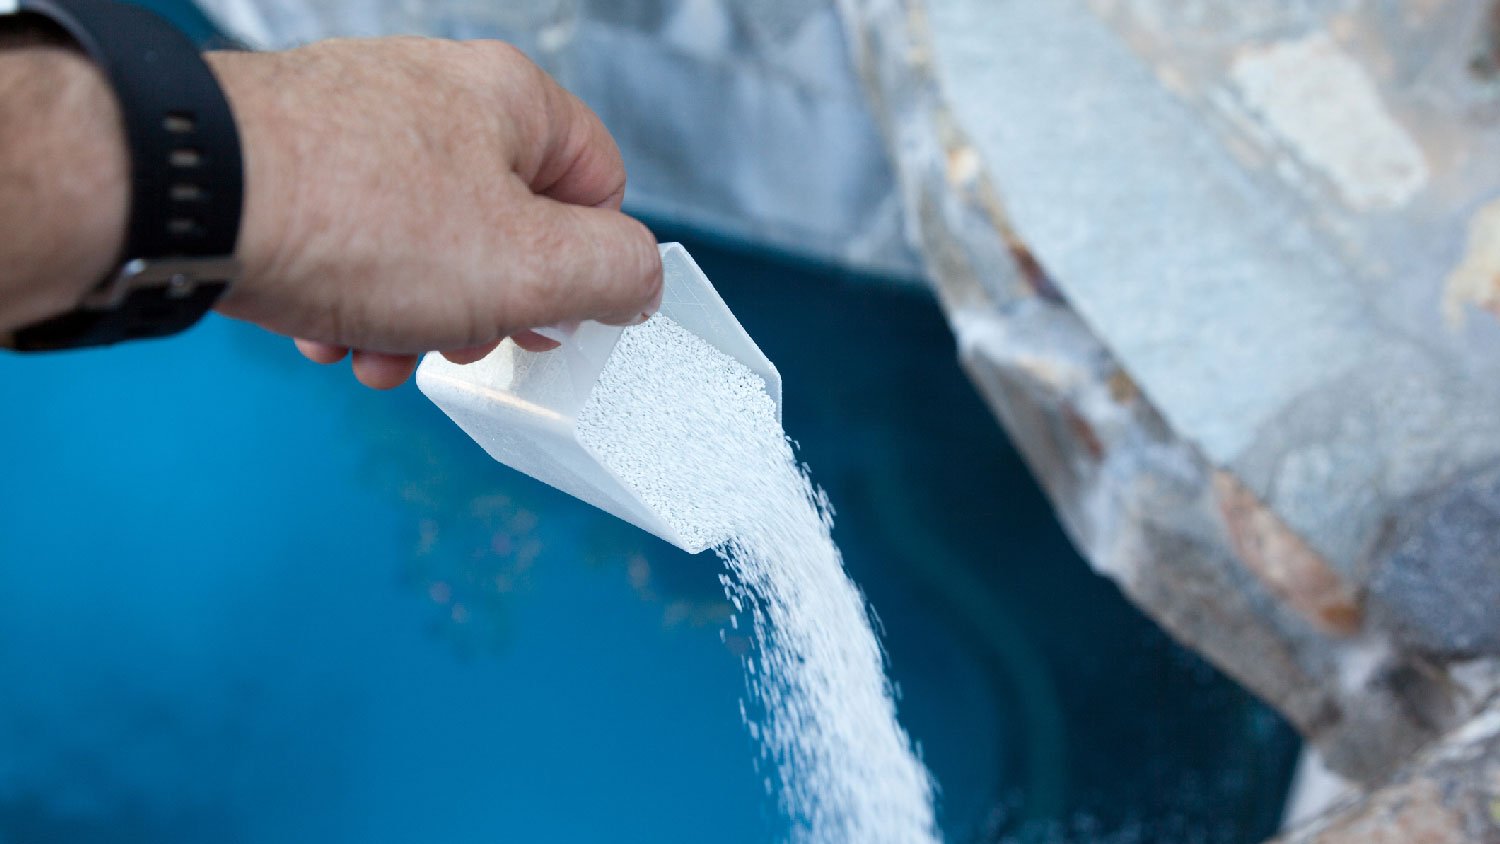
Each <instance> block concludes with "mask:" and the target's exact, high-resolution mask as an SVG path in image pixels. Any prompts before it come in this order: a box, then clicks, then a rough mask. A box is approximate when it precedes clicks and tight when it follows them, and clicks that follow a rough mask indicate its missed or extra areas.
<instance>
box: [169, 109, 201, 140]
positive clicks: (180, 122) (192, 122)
mask: <svg viewBox="0 0 1500 844" xmlns="http://www.w3.org/2000/svg"><path fill="white" fill-rule="evenodd" d="M161 125H162V128H163V129H166V130H167V131H168V132H171V133H172V134H174V135H187V134H191V133H192V132H195V131H197V130H198V118H197V117H195V116H194V115H193V113H192V112H190V111H169V112H167V116H166V117H164V118H162V121H161Z"/></svg>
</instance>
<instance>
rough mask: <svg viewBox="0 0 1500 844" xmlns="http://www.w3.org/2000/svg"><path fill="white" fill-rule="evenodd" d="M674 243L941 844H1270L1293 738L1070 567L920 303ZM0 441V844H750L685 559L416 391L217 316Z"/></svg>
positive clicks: (756, 791)
mask: <svg viewBox="0 0 1500 844" xmlns="http://www.w3.org/2000/svg"><path fill="white" fill-rule="evenodd" d="M668 234H670V233H668ZM689 247H690V248H691V249H692V250H693V252H694V254H695V256H696V257H697V258H698V260H699V261H700V263H701V264H702V265H703V267H704V269H705V270H706V271H707V272H708V274H709V276H710V277H711V278H713V279H714V280H715V281H716V283H717V284H718V285H719V286H720V288H721V291H722V293H723V295H724V297H725V299H726V300H727V301H728V302H729V303H730V305H731V307H733V308H734V310H735V311H736V313H737V314H738V315H739V316H740V319H741V321H742V322H743V323H744V324H745V326H746V327H747V329H748V330H749V331H750V333H751V334H752V335H753V336H754V337H755V338H756V339H757V341H758V342H759V343H760V344H761V346H762V347H763V348H764V349H765V351H766V352H767V354H768V355H769V356H770V357H771V358H772V359H773V360H774V361H776V363H777V365H778V367H779V368H780V369H781V371H782V373H783V375H784V377H785V381H786V385H785V389H786V401H785V420H786V426H787V430H788V431H789V432H790V433H791V435H792V436H793V437H794V438H795V439H797V440H799V441H800V443H801V447H802V452H801V453H802V456H803V458H804V459H805V460H807V461H808V462H809V463H810V465H811V466H812V469H813V477H814V479H815V480H816V481H817V482H818V483H820V484H822V485H823V486H824V487H826V488H827V490H828V493H829V495H830V496H831V498H832V500H833V502H834V506H835V507H836V508H837V510H838V522H837V529H836V537H837V538H838V540H839V541H840V543H841V545H842V548H843V551H844V555H845V558H846V560H847V562H848V566H849V569H850V572H851V575H852V576H853V577H854V579H855V580H856V581H857V582H858V583H859V584H861V586H862V588H863V589H864V590H865V591H866V594H867V595H868V596H869V598H870V599H871V601H872V602H873V604H874V606H875V608H876V610H877V612H878V614H879V616H880V618H881V620H882V622H883V625H884V628H885V636H886V638H885V641H886V646H887V648H888V651H889V655H890V661H891V676H892V677H893V679H894V680H895V681H896V682H897V683H898V684H899V686H900V688H901V691H902V695H903V697H902V701H901V716H902V720H903V723H904V724H905V726H906V727H907V729H908V730H909V731H910V732H911V734H912V736H913V737H914V739H915V740H916V741H918V742H919V743H920V746H921V749H922V752H923V754H924V756H925V759H926V761H927V762H928V764H929V765H930V767H931V768H932V771H933V773H934V775H935V776H936V778H937V780H938V782H939V784H940V786H941V789H942V793H941V795H940V811H941V817H942V823H943V827H944V829H945V831H946V833H947V835H948V836H949V839H950V840H952V841H982V840H1001V839H1013V840H1022V841H1042V840H1078V841H1091V840H1105V841H1211V842H1240V841H1252V840H1257V839H1258V838H1259V837H1262V836H1264V835H1266V834H1268V833H1270V832H1271V831H1272V830H1273V829H1274V827H1275V823H1276V818H1277V814H1278V811H1279V806H1280V802H1281V799H1282V796H1283V794H1284V792H1285V788H1286V784H1287V779H1288V776H1289V771H1290V766H1291V764H1292V760H1293V758H1294V755H1295V752H1296V742H1295V739H1294V738H1293V736H1292V734H1291V733H1290V731H1289V730H1288V729H1287V728H1286V727H1285V726H1284V725H1283V724H1282V723H1281V721H1280V720H1279V719H1277V718H1276V717H1275V716H1274V715H1273V714H1272V713H1271V712H1269V711H1268V710H1267V709H1265V708H1264V707H1263V706H1261V705H1260V704H1258V703H1257V702H1256V701H1254V700H1253V699H1252V698H1250V697H1249V696H1248V695H1247V694H1245V693H1244V692H1242V691H1240V690H1239V689H1237V688H1236V687H1234V686H1233V685H1232V684H1230V683H1229V682H1228V681H1226V680H1224V679H1223V678H1222V677H1220V676H1219V675H1218V674H1217V673H1216V672H1214V671H1213V670H1212V669H1211V668H1209V667H1207V666H1206V665H1205V664H1204V663H1203V662H1201V661H1200V660H1198V659H1197V658H1196V657H1194V656H1192V655H1191V654H1189V653H1187V652H1185V651H1183V650H1182V649H1180V648H1178V647H1176V646H1175V645H1174V644H1173V643H1172V642H1171V641H1170V640H1169V639H1168V638H1167V637H1166V636H1165V635H1164V634H1162V633H1161V632H1160V631H1158V630H1157V629H1156V628H1155V627H1154V626H1152V625H1151V624H1150V623H1149V622H1148V621H1146V620H1145V619H1144V618H1143V617H1141V616H1140V615H1139V613H1138V612H1136V611H1135V610H1134V609H1133V608H1132V607H1131V606H1130V605H1129V604H1128V603H1126V602H1125V601H1124V600H1123V599H1122V598H1121V597H1120V595H1119V594H1118V592H1117V591H1116V590H1115V588H1114V587H1113V586H1112V585H1110V584H1109V583H1108V582H1107V581H1105V580H1103V579H1101V578H1099V577H1097V576H1096V575H1094V574H1093V573H1092V572H1090V571H1089V570H1088V568H1087V566H1086V565H1085V564H1084V563H1083V562H1082V561H1081V560H1080V559H1078V557H1077V556H1076V555H1075V554H1074V553H1073V551H1072V550H1071V549H1070V548H1069V546H1068V545H1067V543H1066V542H1065V540H1064V538H1063V537H1062V535H1061V533H1060V531H1059V529H1058V527H1057V526H1056V524H1055V522H1054V521H1053V518H1052V516H1051V514H1050V512H1049V510H1048V508H1047V506H1046V504H1045V502H1044V501H1043V500H1042V498H1041V497H1040V495H1039V493H1038V492H1037V490H1036V488H1035V486H1034V484H1033V483H1032V481H1031V480H1030V479H1029V477H1028V476H1027V474H1026V472H1025V470H1024V467H1023V465H1022V464H1021V462H1020V461H1019V459H1018V458H1017V456H1016V455H1015V453H1014V452H1013V451H1012V450H1011V449H1010V448H1009V446H1008V445H1007V444H1006V441H1005V438H1004V437H1003V435H1002V433H1001V431H1000V429H999V428H998V426H997V425H996V424H995V423H994V421H993V420H992V419H991V417H990V416H989V414H988V413H987V411H986V410H985V408H984V406H983V404H982V402H981V401H980V399H979V398H978V397H977V396H976V395H975V393H974V391H973V389H972V388H971V387H970V385H969V384H968V382H967V381H966V380H965V379H964V377H963V375H962V373H961V372H960V371H959V370H958V368H957V366H956V364H955V361H954V355H953V351H952V341H951V338H950V336H949V334H948V333H947V329H946V327H945V325H944V324H943V322H942V320H941V318H940V315H939V314H938V312H937V310H936V308H935V306H934V305H933V304H932V302H931V301H930V300H929V299H928V298H926V297H925V296H923V295H921V294H919V293H916V292H913V291H909V290H900V289H894V288H883V287H871V286H869V285H868V284H858V285H856V284H854V283H851V282H850V280H849V279H843V278H840V277H839V276H838V275H837V274H835V273H830V272H826V271H817V270H816V269H815V268H807V267H800V266H793V265H789V264H784V263H778V262H777V261H775V260H772V259H769V258H766V257H764V256H759V257H757V256H749V255H744V254H740V253H736V252H734V251H733V250H728V249H723V248H714V247H712V246H710V245H706V244H702V243H689ZM0 408H3V409H4V413H3V414H0V457H3V465H4V467H5V474H4V485H3V487H0V676H3V677H4V678H5V680H4V686H3V691H0V842H12V841H24V842H31V841H49V842H125V841H132V842H133V841H152V842H179V841H180V842H192V841H215V842H298V841H309V842H311V841H320V842H327V841H338V842H342V841H349V842H387V841H389V842H406V841H437V840H441V841H448V842H470V841H472V842H496V841H526V842H530V841H538V842H541V841H546V842H593V841H641V842H702V841H710V840H711V841H715V842H726V844H727V843H728V842H759V841H769V840H773V839H775V838H776V837H777V836H778V835H779V834H781V832H782V831H783V829H784V824H783V821H782V819H781V818H780V817H779V816H778V815H777V812H776V808H775V805H774V800H773V799H772V798H770V797H769V796H768V795H767V794H766V793H765V790H764V787H763V785H762V782H761V777H760V775H759V774H758V773H757V772H756V770H755V767H754V765H753V764H752V760H753V756H754V754H755V750H756V749H755V745H754V744H753V742H752V741H751V740H750V739H749V737H748V736H747V735H746V732H745V729H744V727H743V725H742V724H741V721H740V714H739V712H740V710H739V699H740V697H741V695H742V693H743V681H742V677H741V674H740V664H739V660H738V658H737V655H738V654H740V653H742V652H743V651H744V649H745V648H746V647H747V646H748V643H747V642H746V641H745V640H744V639H743V638H742V637H740V636H738V635H736V631H734V630H726V629H725V628H726V623H725V622H726V619H727V617H728V611H729V608H728V605H727V604H726V603H725V601H724V598H723V595H722V594H721V591H720V587H719V584H718V582H717V575H718V571H719V564H718V562H717V560H715V559H713V558H712V557H711V556H707V555H705V556H700V557H689V556H687V555H684V554H682V553H681V552H678V551H676V550H675V549H672V548H670V547H669V546H667V545H665V544H664V543H662V542H660V541H658V540H655V539H654V538H652V537H650V536H648V535H646V534H644V533H642V532H640V531H637V530H635V529H634V528H631V527H629V526H627V525H624V524H623V523H619V522H616V521H613V520H612V519H610V518H609V517H608V516H605V515H603V514H601V513H598V512H596V511H594V510H592V509H590V508H588V507H586V506H584V505H581V504H579V503H577V502H575V501H573V500H571V499H569V498H567V497H566V496H563V495H561V494H559V493H556V492H555V491H553V490H551V489H548V488H546V487H543V486H541V485H539V484H537V483H535V482H533V481H531V480H530V479H527V478H525V477H522V476H520V475H517V474H515V473H512V472H510V471H509V470H507V469H505V468H503V467H501V466H499V465H498V464H495V463H494V462H492V461H491V460H490V459H489V458H488V457H487V456H486V455H485V454H484V453H483V452H482V451H481V450H480V449H479V448H478V447H477V446H475V445H474V444H473V443H472V442H470V441H469V440H468V438H467V437H466V436H464V434H463V433H462V432H461V431H460V430H459V429H458V428H456V427H455V426H453V425H452V424H451V423H450V422H448V421H447V419H446V418H444V417H443V416H442V414H441V413H440V412H439V411H438V410H437V409H436V408H434V407H432V406H431V405H429V404H428V403H427V402H426V401H425V400H424V399H423V398H422V397H421V395H420V394H418V393H417V392H416V390H415V389H414V388H413V387H412V386H410V385H408V386H407V387H405V388H402V389H401V390H398V391H396V392H394V393H390V394H376V393H372V392H368V391H365V390H363V389H361V388H359V387H358V386H357V385H356V384H355V382H354V381H353V379H352V377H351V376H350V375H349V374H348V372H347V369H346V368H345V367H342V366H341V367H334V368H319V367H316V366H314V365H311V364H307V363H305V362H304V361H302V360H301V359H300V357H299V356H298V355H297V354H296V352H295V351H294V349H293V348H292V346H291V344H290V342H288V341H285V340H283V339H280V338H277V337H273V336H271V335H268V334H265V333H263V332H261V331H259V330H257V329H255V328H253V327H250V326H246V325H241V324H237V323H233V322H230V321H227V320H222V319H219V318H216V317H214V318H210V319H209V320H208V321H207V322H206V323H205V324H203V325H202V326H200V327H199V328H197V329H195V330H194V331H193V332H191V333H190V334H188V335H187V336H185V337H181V338H178V339H174V340H169V341H162V342H155V343H145V344H139V345H135V346H127V347H120V348H117V349H112V350H106V351H87V352H76V353H68V354H60V355H53V356H40V357H20V356H13V355H5V356H0ZM721 632H722V633H724V637H723V639H722V640H721ZM1058 836H1062V837H1061V838H1059V837H1058Z"/></svg>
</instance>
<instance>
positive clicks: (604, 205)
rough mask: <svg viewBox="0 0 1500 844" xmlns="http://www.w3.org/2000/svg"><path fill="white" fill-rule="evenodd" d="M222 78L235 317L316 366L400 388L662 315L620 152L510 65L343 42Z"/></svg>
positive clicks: (493, 52)
mask: <svg viewBox="0 0 1500 844" xmlns="http://www.w3.org/2000/svg"><path fill="white" fill-rule="evenodd" d="M209 61H210V63H211V65H212V66H213V68H214V70H215V72H216V74H217V75H218V77H219V79H220V82H221V83H222V85H223V86H224V89H225V91H226V93H227V94H228V96H229V98H230V102H231V104H232V106H233V108H234V111H235V116H236V120H237V122H238V123H239V127H240V133H241V139H242V144H243V147H244V153H245V162H246V164H245V169H246V201H245V217H244V221H243V223H242V226H241V234H240V246H239V254H240V258H241V260H242V263H243V264H244V270H245V274H244V276H243V277H242V279H241V280H240V281H239V282H238V283H237V284H236V285H235V287H234V288H233V289H232V290H231V291H230V293H229V294H228V295H226V296H225V297H224V299H223V300H222V301H221V302H220V303H219V306H218V310H219V311H220V312H222V313H224V314H226V315H228V316H231V317H236V318H239V319H245V320H249V321H251V322H254V323H257V324H259V325H261V326H263V327H265V328H268V329H270V330H272V331H276V332H279V333H282V334H286V335H289V336H293V337H298V338H302V339H299V340H298V347H299V348H300V349H301V350H302V352H303V354H305V355H306V356H307V357H309V358H311V359H313V360H315V361H318V362H320V363H333V362H335V361H338V360H341V359H342V358H343V357H344V354H345V352H346V351H347V350H348V349H350V348H352V349H354V350H355V351H354V373H355V375H356V377H358V378H359V380H360V381H361V382H363V383H364V384H366V385H368V386H370V387H375V388H378V389H385V388H390V387H395V386H397V385H399V384H401V383H402V382H404V381H405V380H406V379H407V378H408V377H409V376H410V375H411V373H412V370H413V369H414V368H415V366H416V362H417V356H418V355H419V354H420V353H422V352H426V351H431V350H438V351H442V352H444V353H445V354H446V355H447V356H448V357H449V358H450V359H451V360H453V361H455V362H458V363H469V362H472V361H475V360H478V359H479V358H481V357H483V356H484V355H486V354H488V353H489V351H490V350H492V349H493V348H494V347H495V345H496V344H498V343H499V341H500V340H501V339H503V338H505V337H506V336H511V337H513V338H515V340H516V342H518V343H520V344H521V345H523V346H525V347H528V348H531V349H533V350H542V349H545V348H550V347H551V346H552V345H553V344H552V343H551V341H549V340H546V339H544V338H542V337H540V336H539V335H535V334H532V333H530V332H529V331H527V330H526V329H530V328H536V327H540V326H546V325H551V324H554V323H557V322H562V321H567V320H580V319H598V320H602V321H606V322H611V323H614V324H629V323H633V322H638V321H640V320H641V319H643V318H644V317H645V315H648V314H649V313H651V312H652V311H654V310H656V308H657V307H658V306H659V305H660V296H661V283H662V280H661V262H660V259H659V257H658V254H657V249H656V242H655V239H654V238H653V237H652V235H651V234H650V232H649V231H647V229H646V228H645V227H644V226H643V225H641V224H640V223H639V222H637V221H635V220H633V219H631V218H630V217H628V216H626V215H625V214H622V213H621V212H620V210H619V208H620V201H621V199H622V198H623V196H624V192H625V170H624V166H623V165H622V163H621V161H620V153H619V150H618V149H617V147H616V146H615V144H614V141H613V140H612V139H611V138H610V136H609V133H608V132H607V131H606V130H605V128H604V126H603V124H602V123H600V121H599V119H598V117H597V116H595V115H594V114H593V112H591V111H590V110H589V109H588V108H587V107H586V106H584V105H583V103H581V102H580V101H579V100H578V99H577V98H575V97H574V96H572V95H571V94H569V93H568V92H566V91H564V90H563V89H562V88H561V87H559V86H558V85H557V84H556V83H555V82H554V81H553V80H552V79H551V78H550V77H548V76H547V75H546V74H545V73H544V72H542V71H541V70H540V69H538V68H537V67H536V65H534V64H532V63H531V62H530V61H529V60H528V59H526V57H525V56H523V55H522V54H521V53H520V52H519V51H517V50H515V49H514V48H512V47H509V46H507V45H505V44H501V43H498V42H477V41H476V42H453V41H440V40H432V39H421V38H382V39H373V40H334V41H324V42H320V43H317V44H313V45H311V46H308V47H303V48H300V49H296V50H289V51H285V52H279V53H211V54H209Z"/></svg>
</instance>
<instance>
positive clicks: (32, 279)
mask: <svg viewBox="0 0 1500 844" xmlns="http://www.w3.org/2000/svg"><path fill="white" fill-rule="evenodd" d="M128 173H129V164H128V157H127V154H126V150H125V142H124V133H123V130H122V129H121V124H120V116H119V107H118V105H117V104H116V102H115V99H114V96H113V94H112V93H111V91H110V88H109V85H108V83H107V82H106V80H105V78H104V76H103V75H102V74H101V73H100V72H99V71H98V70H97V69H96V68H95V67H94V65H93V64H91V63H90V62H89V61H88V60H87V59H86V58H84V57H83V56H82V55H81V54H79V53H77V52H74V51H72V50H69V49H66V48H63V47H57V46H47V45H31V46H14V45H10V46H7V45H5V44H4V43H3V42H0V334H5V333H8V332H10V331H12V330H14V329H15V328H18V327H20V326H23V325H26V324H29V323H31V322H35V321H37V320H40V319H44V318H46V317H49V316H53V315H56V314H59V313H62V312H65V311H68V310H71V309H72V308H73V307H74V306H76V305H77V303H78V301H79V299H81V298H82V296H83V295H84V294H85V293H86V292H87V291H88V290H89V289H90V288H91V287H92V286H93V285H95V284H97V283H98V282H99V281H100V280H101V279H103V278H104V276H105V274H106V273H108V272H109V270H110V269H112V268H113V266H114V263H115V262H116V261H117V260H118V258H119V252H120V249H121V248H122V243H123V239H124V231H125V220H126V214H127V205H128V198H127V196H128V191H127V181H128Z"/></svg>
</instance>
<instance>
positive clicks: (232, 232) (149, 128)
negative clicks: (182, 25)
mask: <svg viewBox="0 0 1500 844" xmlns="http://www.w3.org/2000/svg"><path fill="white" fill-rule="evenodd" d="M16 11H17V13H19V14H23V15H25V14H35V15H41V16H43V17H45V18H47V19H49V20H51V21H52V22H53V23H55V24H56V25H57V26H59V27H61V28H62V29H63V30H65V31H66V32H67V33H68V35H70V36H71V37H72V38H73V39H74V40H75V41H77V42H78V45H79V46H80V47H81V48H82V49H83V50H84V52H86V53H87V54H88V55H89V56H90V58H92V59H93V60H94V61H95V62H96V63H97V64H98V65H99V67H100V69H101V70H102V71H103V72H104V74H105V76H106V77H108V79H109V81H110V84H111V85H112V86H113V87H114V90H115V96H116V97H117V98H118V100H119V103H120V112H121V114H122V116H123V119H124V128H125V137H126V141H127V144H128V147H129V151H130V160H131V165H130V170H131V179H130V181H131V189H130V213H129V220H130V222H129V225H128V228H127V230H126V237H125V247H124V254H123V255H122V256H121V259H120V267H119V270H118V271H117V272H115V273H114V274H112V275H111V276H110V278H108V279H106V280H105V281H104V282H103V283H102V284H101V285H100V286H99V288H97V289H96V290H95V291H94V292H93V293H91V294H90V295H89V296H88V297H87V298H86V299H85V300H84V302H82V303H81V304H80V306H79V307H78V309H76V310H74V311H72V312H70V313H66V314H63V315H61V316H58V317H54V318H51V319H48V320H45V321H42V322H39V323H36V324H34V325H30V326H27V327H25V328H22V329H20V330H18V331H17V332H16V333H15V336H14V339H13V345H14V347H15V348H16V349H19V350H23V351H42V350H52V349H68V348H78V347H82V346H100V345H106V344H110V343H118V342H121V341H123V340H135V339H143V338H148V337H163V336H166V335H169V334H175V333H177V332H179V331H182V330H184V329H186V328H188V327H190V326H192V325H193V324H194V323H196V322H197V321H198V320H199V319H201V318H202V317H203V315H204V314H205V313H207V312H208V310H209V309H210V308H212V307H213V305H214V303H215V302H216V301H218V299H219V297H220V296H222V295H223V294H224V292H225V291H226V290H228V288H229V285H230V284H231V283H232V282H233V281H234V278H235V276H236V275H237V270H238V267H237V265H236V264H235V262H234V260H233V256H234V250H235V242H236V240H237V239H238V237H239V228H240V216H241V212H242V206H243V201H244V170H243V163H242V160H241V155H240V143H239V133H238V131H237V130H236V128H235V123H234V115H233V113H232V112H231V111H230V107H229V102H228V100H227V99H226V98H225V96H224V92H223V90H222V89H221V88H220V87H219V84H218V80H217V79H216V78H215V77H214V75H213V71H212V70H210V69H209V67H208V64H207V63H206V62H204V60H203V57H202V55H201V54H200V53H199V52H198V49H197V47H196V46H194V44H193V43H192V41H190V40H189V39H188V38H187V36H185V35H183V34H182V33H180V32H179V31H178V30H177V29H175V28H174V27H173V26H172V25H171V24H169V23H167V22H166V21H165V20H163V19H162V18H160V17H158V16H157V15H155V14H153V13H151V12H149V11H147V10H145V9H142V8H139V7H137V6H131V5H127V4H125V3H117V2H111V0H19V2H18V3H16Z"/></svg>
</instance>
